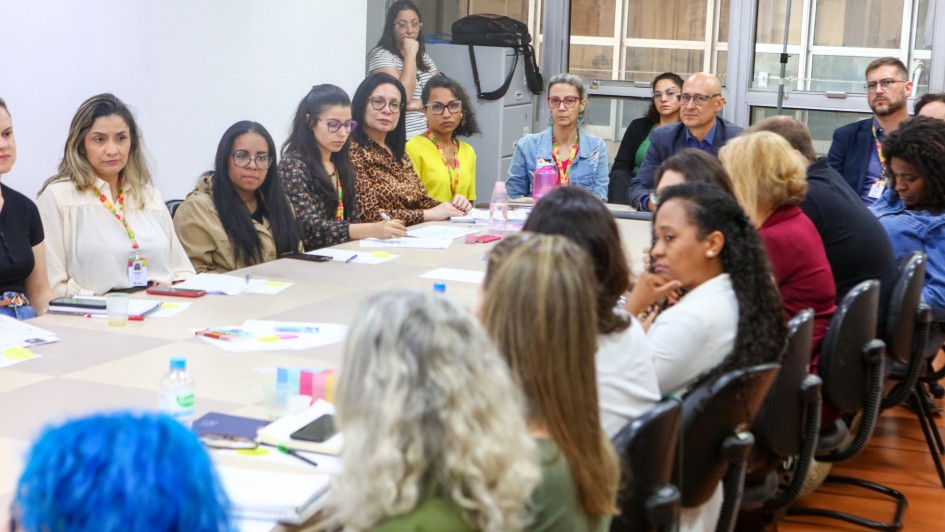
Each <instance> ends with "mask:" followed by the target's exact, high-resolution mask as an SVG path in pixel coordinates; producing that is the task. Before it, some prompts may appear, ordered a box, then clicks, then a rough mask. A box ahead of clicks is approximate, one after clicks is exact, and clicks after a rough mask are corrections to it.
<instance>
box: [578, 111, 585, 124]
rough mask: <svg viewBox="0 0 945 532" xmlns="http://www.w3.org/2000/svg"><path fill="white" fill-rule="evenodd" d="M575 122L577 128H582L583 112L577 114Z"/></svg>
mask: <svg viewBox="0 0 945 532" xmlns="http://www.w3.org/2000/svg"><path fill="white" fill-rule="evenodd" d="M577 122H578V125H579V126H583V125H584V111H581V112H580V113H578V120H577Z"/></svg>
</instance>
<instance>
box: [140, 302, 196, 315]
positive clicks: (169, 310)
mask: <svg viewBox="0 0 945 532" xmlns="http://www.w3.org/2000/svg"><path fill="white" fill-rule="evenodd" d="M191 305H193V303H184V302H182V301H181V302H179V301H175V302H173V303H171V302H167V301H165V302H164V303H161V306H160V307H158V309H157V310H155V311H154V312H151V313H150V314H148V317H149V318H170V317H173V316H176V315H178V314H180V313H181V312H184V311H185V310H187V309H188V308H190V306H191Z"/></svg>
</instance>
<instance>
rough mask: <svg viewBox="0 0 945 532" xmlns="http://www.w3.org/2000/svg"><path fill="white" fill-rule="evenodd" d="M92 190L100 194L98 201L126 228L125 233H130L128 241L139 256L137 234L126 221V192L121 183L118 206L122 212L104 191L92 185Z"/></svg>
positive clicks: (119, 185) (119, 183)
mask: <svg viewBox="0 0 945 532" xmlns="http://www.w3.org/2000/svg"><path fill="white" fill-rule="evenodd" d="M92 190H94V191H95V193H96V194H98V200H99V201H101V202H102V205H104V206H105V208H106V209H108V211H109V212H111V213H112V214H113V215H114V216H115V218H116V219H117V220H118V221H119V222H121V225H123V226H124V227H125V232H127V233H128V240H130V241H131V249H133V250H135V257H137V256H138V247H139V246H138V240H137V239H136V238H135V232H134V231H133V230H132V229H131V226H130V225H128V220H126V219H125V216H124V212H125V190H124V187H123V186H122V184H121V181H119V182H118V205H119V206H120V207H121V211H122V212H118V210H117V209H116V208H115V205H114V204H113V203H112V202H111V201H109V199H108V197H107V196H106V195H105V194H103V193H102V190H101V189H100V188H98V187H97V186H95V185H92Z"/></svg>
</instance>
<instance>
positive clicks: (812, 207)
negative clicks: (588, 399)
mask: <svg viewBox="0 0 945 532" xmlns="http://www.w3.org/2000/svg"><path fill="white" fill-rule="evenodd" d="M807 185H808V191H807V196H806V197H805V198H804V201H802V202H801V205H800V207H801V210H803V211H804V214H806V215H807V217H808V218H810V219H811V221H812V222H814V226H815V227H817V232H818V233H820V238H821V239H822V240H823V241H824V249H825V250H826V251H827V260H828V261H829V262H830V269H831V270H833V279H834V284H836V285H837V303H839V302H840V301H841V300H842V299H843V296H845V295H847V292H849V291H850V289H851V288H853V287H854V286H856V285H857V284H859V283H860V282H862V281H865V280H867V279H879V282H880V307H879V314H880V318H879V323H880V324H882V323H884V322H885V319H884V318H885V315H886V303H887V302H888V301H889V293H890V292H891V291H892V288H893V285H894V284H895V283H896V276H897V270H896V257H895V255H894V254H893V250H892V244H890V242H889V236H887V235H886V231H885V230H884V229H883V226H882V225H880V223H879V220H877V219H876V217H875V216H874V215H873V213H872V212H870V210H869V209H868V208H867V207H866V206H865V205H863V201H862V200H860V198H859V197H858V196H857V195H856V193H855V192H854V191H853V189H852V188H850V186H849V185H848V184H847V182H846V181H845V180H844V179H843V177H842V176H841V175H840V174H839V173H837V171H836V170H834V169H832V168H830V167H829V166H828V165H827V158H826V157H821V158H820V159H817V160H816V161H815V162H814V163H813V164H811V165H810V166H809V167H808V168H807Z"/></svg>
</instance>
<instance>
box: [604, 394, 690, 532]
mask: <svg viewBox="0 0 945 532" xmlns="http://www.w3.org/2000/svg"><path fill="white" fill-rule="evenodd" d="M681 413H682V409H681V408H680V406H679V403H678V402H676V401H671V400H667V401H663V402H661V403H658V404H657V405H656V406H654V407H653V409H652V410H650V411H649V412H647V413H645V414H643V415H641V416H640V417H638V418H636V419H635V420H633V421H632V422H630V423H629V424H628V425H627V426H626V427H624V428H623V429H622V430H621V431H620V432H618V433H617V435H616V436H614V438H613V444H614V448H615V449H617V452H618V453H620V462H621V468H622V471H623V474H622V475H621V477H622V478H625V479H629V480H628V482H624V483H622V485H621V487H620V492H619V493H618V495H617V504H618V506H619V508H620V515H618V516H617V517H615V518H614V520H613V521H612V522H611V526H610V530H611V532H615V531H618V530H621V531H623V530H628V531H629V530H641V531H645V530H655V529H656V525H658V524H661V523H654V522H653V519H651V518H650V516H649V515H648V513H649V512H648V504H647V502H648V500H649V499H650V498H651V497H652V496H654V495H656V494H657V492H659V491H660V490H661V489H663V488H664V487H665V486H667V485H668V484H670V483H671V482H672V473H673V462H674V461H675V458H676V440H677V436H678V435H679V419H680V416H681ZM677 504H678V503H677Z"/></svg>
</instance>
